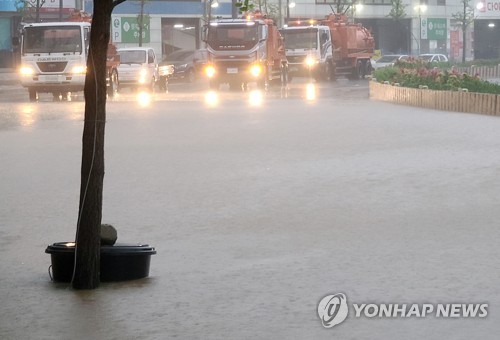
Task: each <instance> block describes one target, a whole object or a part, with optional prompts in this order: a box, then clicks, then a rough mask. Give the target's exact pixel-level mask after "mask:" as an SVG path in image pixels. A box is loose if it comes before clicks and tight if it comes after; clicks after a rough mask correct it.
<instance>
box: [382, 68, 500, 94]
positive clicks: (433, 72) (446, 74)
mask: <svg viewBox="0 0 500 340" xmlns="http://www.w3.org/2000/svg"><path fill="white" fill-rule="evenodd" d="M446 65H447V64H445V65H439V64H429V63H426V62H423V61H420V60H410V61H408V62H398V63H396V65H395V66H394V67H387V68H383V69H379V70H376V71H374V72H373V77H374V78H375V79H377V81H379V82H381V83H385V82H389V84H399V85H400V86H402V87H410V88H421V87H423V86H426V87H427V88H428V89H430V90H441V91H460V90H462V89H467V91H468V92H478V93H493V94H500V85H499V84H494V83H490V82H489V81H486V80H483V79H481V78H479V77H478V76H476V75H469V74H467V73H461V72H459V70H458V69H457V68H455V67H452V68H451V69H448V68H440V67H439V66H441V67H446Z"/></svg>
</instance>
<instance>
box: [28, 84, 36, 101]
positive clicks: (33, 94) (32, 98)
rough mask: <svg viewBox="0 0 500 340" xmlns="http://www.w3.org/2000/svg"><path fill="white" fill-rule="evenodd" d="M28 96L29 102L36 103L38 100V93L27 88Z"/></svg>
mask: <svg viewBox="0 0 500 340" xmlns="http://www.w3.org/2000/svg"><path fill="white" fill-rule="evenodd" d="M28 95H29V98H30V102H36V101H37V100H38V93H37V92H36V90H35V89H33V88H31V87H30V88H28Z"/></svg>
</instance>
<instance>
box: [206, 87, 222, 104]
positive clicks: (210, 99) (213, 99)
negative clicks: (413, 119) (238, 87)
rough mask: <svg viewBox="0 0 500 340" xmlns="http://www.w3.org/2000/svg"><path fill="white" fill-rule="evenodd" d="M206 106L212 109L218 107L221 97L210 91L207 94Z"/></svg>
mask: <svg viewBox="0 0 500 340" xmlns="http://www.w3.org/2000/svg"><path fill="white" fill-rule="evenodd" d="M205 104H206V105H207V106H210V107H214V106H217V104H219V95H218V94H217V92H215V91H208V92H207V93H206V94H205Z"/></svg>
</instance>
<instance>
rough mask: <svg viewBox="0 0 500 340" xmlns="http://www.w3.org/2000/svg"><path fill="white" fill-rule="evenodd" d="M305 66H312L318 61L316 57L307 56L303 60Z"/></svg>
mask: <svg viewBox="0 0 500 340" xmlns="http://www.w3.org/2000/svg"><path fill="white" fill-rule="evenodd" d="M304 63H305V64H306V66H307V67H313V66H314V65H316V64H317V63H318V59H316V58H315V57H313V56H307V58H306V60H305V61H304Z"/></svg>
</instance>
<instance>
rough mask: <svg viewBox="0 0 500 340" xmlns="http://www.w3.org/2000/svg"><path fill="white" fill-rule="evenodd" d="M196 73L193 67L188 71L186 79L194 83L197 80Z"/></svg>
mask: <svg viewBox="0 0 500 340" xmlns="http://www.w3.org/2000/svg"><path fill="white" fill-rule="evenodd" d="M195 78H196V77H195V74H194V71H193V70H192V69H190V70H189V71H188V73H187V76H186V81H187V82H188V83H194V81H195V80H196V79H195Z"/></svg>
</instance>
